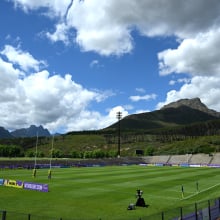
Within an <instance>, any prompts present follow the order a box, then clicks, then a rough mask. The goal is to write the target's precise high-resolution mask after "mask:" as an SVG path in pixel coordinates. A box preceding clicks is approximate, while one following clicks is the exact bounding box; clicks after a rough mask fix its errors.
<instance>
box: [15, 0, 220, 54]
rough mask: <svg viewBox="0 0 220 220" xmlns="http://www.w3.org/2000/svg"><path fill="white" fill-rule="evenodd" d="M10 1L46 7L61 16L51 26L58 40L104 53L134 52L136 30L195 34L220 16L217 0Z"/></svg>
mask: <svg viewBox="0 0 220 220" xmlns="http://www.w3.org/2000/svg"><path fill="white" fill-rule="evenodd" d="M11 1H13V2H14V4H15V5H16V6H17V7H20V8H22V9H23V10H24V11H26V12H28V11H30V10H37V9H44V13H45V14H47V15H49V16H50V18H51V19H54V20H55V21H56V22H57V24H56V30H55V32H54V33H48V32H47V36H48V37H49V39H50V40H52V41H53V42H55V41H63V42H64V43H66V42H69V41H72V42H74V43H77V44H78V45H79V46H80V47H81V49H82V50H83V51H95V52H97V53H99V54H102V55H111V54H114V55H122V54H124V53H129V52H131V51H132V49H133V47H134V44H133V38H132V31H133V30H138V31H139V32H140V34H141V35H144V36H148V37H154V36H173V35H174V36H176V37H178V38H181V39H188V38H192V39H193V38H194V37H196V36H197V33H203V32H208V31H210V30H211V29H213V28H214V27H216V26H218V24H219V21H220V14H219V10H220V4H219V1H218V0H212V1H211V2H210V1H207V0H193V1H192V0H185V1H176V0H168V1H164V0H157V1H155V0H148V1H146V0H138V1H136V0H130V1H127V0H120V1H118V0H108V1H107V0H105V1H100V0H90V1H80V0H74V1H71V0H64V1H60V0H54V1H51V0H39V1H35V0H11ZM68 29H69V30H72V29H74V30H75V33H76V34H75V35H74V36H73V35H72V34H70V35H69V34H67V30H68ZM70 32H71V31H70ZM67 38H70V39H69V40H68V39H67Z"/></svg>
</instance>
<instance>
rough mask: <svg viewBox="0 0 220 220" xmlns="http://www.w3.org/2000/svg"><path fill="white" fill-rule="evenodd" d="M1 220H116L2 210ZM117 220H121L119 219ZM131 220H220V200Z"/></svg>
mask: <svg viewBox="0 0 220 220" xmlns="http://www.w3.org/2000/svg"><path fill="white" fill-rule="evenodd" d="M0 220H116V219H115V218H114V217H113V216H112V217H110V218H108V219H106V218H100V217H99V218H94V219H79V218H71V219H66V218H65V219H64V218H54V217H46V216H37V215H32V214H23V213H17V212H11V211H1V210H0ZM117 220H119V219H118V218H117ZM129 220H220V198H217V199H212V200H208V201H203V202H199V203H195V204H192V205H188V206H184V207H180V208H175V209H171V210H167V211H165V212H161V213H158V214H154V215H150V216H145V217H137V218H136V219H134V218H133V219H129Z"/></svg>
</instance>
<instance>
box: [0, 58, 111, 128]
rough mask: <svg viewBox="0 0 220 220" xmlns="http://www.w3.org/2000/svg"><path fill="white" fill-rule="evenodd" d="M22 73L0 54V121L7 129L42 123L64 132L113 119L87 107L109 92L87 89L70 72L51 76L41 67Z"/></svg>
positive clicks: (107, 95)
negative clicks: (27, 73)
mask: <svg viewBox="0 0 220 220" xmlns="http://www.w3.org/2000/svg"><path fill="white" fill-rule="evenodd" d="M31 57H32V56H31ZM13 62H14V60H13ZM22 68H23V66H22ZM22 73H23V72H22V71H21V70H19V69H18V68H17V69H16V68H15V67H14V66H13V65H12V63H9V62H6V61H4V60H3V59H2V58H1V57H0V75H1V81H0V90H1V93H0V105H1V108H0V121H1V126H3V127H5V128H6V129H9V130H14V129H17V128H22V127H27V126H29V125H31V124H36V125H40V124H42V125H43V126H44V127H46V128H48V129H50V131H54V132H55V131H59V130H60V129H61V130H62V131H63V132H67V131H72V130H85V129H87V130H88V129H93V128H94V129H98V128H103V127H105V126H108V125H109V124H108V123H109V122H111V121H112V119H109V117H111V113H110V114H109V116H103V115H100V114H99V113H98V112H95V111H88V106H89V105H90V104H91V103H92V102H102V101H104V100H105V99H107V98H108V97H109V96H111V95H113V94H112V92H110V91H91V90H88V89H86V88H84V87H83V86H82V85H80V84H77V83H76V82H74V81H73V80H72V78H71V75H69V74H66V75H65V76H64V77H62V76H60V75H53V76H50V74H49V72H48V71H47V70H43V71H40V72H35V73H32V74H29V75H27V76H24V77H20V75H21V74H22ZM9 115H10V117H8V116H9Z"/></svg>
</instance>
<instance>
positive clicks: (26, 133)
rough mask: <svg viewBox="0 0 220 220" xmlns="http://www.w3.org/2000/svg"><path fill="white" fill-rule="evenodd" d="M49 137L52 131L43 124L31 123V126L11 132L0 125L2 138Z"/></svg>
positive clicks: (0, 136)
mask: <svg viewBox="0 0 220 220" xmlns="http://www.w3.org/2000/svg"><path fill="white" fill-rule="evenodd" d="M36 136H39V137H49V136H51V134H50V132H49V131H48V130H47V129H45V128H44V127H43V126H42V125H40V126H38V127H37V126H35V125H31V126H30V127H29V128H21V129H17V130H15V131H12V132H9V131H8V130H6V129H5V128H4V127H0V138H17V137H36Z"/></svg>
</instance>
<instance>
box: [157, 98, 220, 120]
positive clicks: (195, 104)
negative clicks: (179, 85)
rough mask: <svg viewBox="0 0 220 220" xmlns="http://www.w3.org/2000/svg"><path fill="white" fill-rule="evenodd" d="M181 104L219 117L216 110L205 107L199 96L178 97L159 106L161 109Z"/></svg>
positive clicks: (219, 114) (177, 106) (176, 106)
mask: <svg viewBox="0 0 220 220" xmlns="http://www.w3.org/2000/svg"><path fill="white" fill-rule="evenodd" d="M181 106H187V107H189V108H192V109H196V110H199V111H201V112H205V113H208V114H210V115H213V116H215V117H220V113H219V112H216V111H214V110H212V109H209V108H207V106H206V105H205V104H204V103H202V102H201V100H200V99H199V98H193V99H180V100H178V101H176V102H171V103H169V104H167V105H165V106H163V107H162V108H161V110H163V109H167V108H179V107H181Z"/></svg>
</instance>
